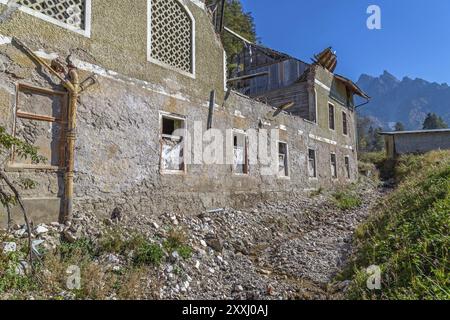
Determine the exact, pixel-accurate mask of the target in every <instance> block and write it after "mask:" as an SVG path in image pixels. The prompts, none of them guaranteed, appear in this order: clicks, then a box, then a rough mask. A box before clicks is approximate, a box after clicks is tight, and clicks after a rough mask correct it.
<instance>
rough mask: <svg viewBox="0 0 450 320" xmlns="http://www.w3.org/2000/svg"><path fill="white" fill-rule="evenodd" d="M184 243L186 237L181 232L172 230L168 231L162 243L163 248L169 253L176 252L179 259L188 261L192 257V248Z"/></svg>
mask: <svg viewBox="0 0 450 320" xmlns="http://www.w3.org/2000/svg"><path fill="white" fill-rule="evenodd" d="M186 242H187V239H186V235H185V233H184V232H183V231H182V230H175V229H172V230H170V231H169V236H168V237H167V240H166V241H164V243H163V247H164V249H166V251H167V252H169V253H172V252H174V251H177V252H178V254H179V255H180V257H182V258H183V259H189V258H190V257H191V255H192V248H191V247H189V246H188V245H187V244H186Z"/></svg>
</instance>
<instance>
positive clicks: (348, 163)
mask: <svg viewBox="0 0 450 320" xmlns="http://www.w3.org/2000/svg"><path fill="white" fill-rule="evenodd" d="M344 163H345V175H346V177H347V179H350V178H351V176H350V158H349V157H348V156H346V157H345V158H344Z"/></svg>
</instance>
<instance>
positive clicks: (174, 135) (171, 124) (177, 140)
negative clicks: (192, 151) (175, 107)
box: [161, 115, 185, 173]
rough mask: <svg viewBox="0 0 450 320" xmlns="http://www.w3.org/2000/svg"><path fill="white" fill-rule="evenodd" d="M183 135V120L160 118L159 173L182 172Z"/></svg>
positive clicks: (183, 168) (168, 117) (165, 116)
mask: <svg viewBox="0 0 450 320" xmlns="http://www.w3.org/2000/svg"><path fill="white" fill-rule="evenodd" d="M184 135H185V120H184V119H183V118H178V117H173V116H168V115H163V116H162V117H161V171H162V172H169V173H170V172H184V171H185V163H184Z"/></svg>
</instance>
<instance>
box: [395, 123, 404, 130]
mask: <svg viewBox="0 0 450 320" xmlns="http://www.w3.org/2000/svg"><path fill="white" fill-rule="evenodd" d="M394 130H395V131H405V125H404V124H403V123H402V122H397V123H396V124H395V127H394Z"/></svg>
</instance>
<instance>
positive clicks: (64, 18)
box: [17, 0, 91, 31]
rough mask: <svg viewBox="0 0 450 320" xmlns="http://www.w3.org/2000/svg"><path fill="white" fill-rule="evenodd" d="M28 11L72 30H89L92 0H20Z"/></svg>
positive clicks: (19, 2)
mask: <svg viewBox="0 0 450 320" xmlns="http://www.w3.org/2000/svg"><path fill="white" fill-rule="evenodd" d="M17 3H18V4H19V5H21V6H22V9H23V11H25V12H26V13H29V14H32V15H35V16H37V17H38V18H41V19H44V20H47V21H49V22H52V23H55V24H57V25H60V26H62V27H67V28H68V29H72V30H75V31H77V30H79V31H88V30H87V29H89V28H88V24H89V23H90V21H87V19H89V16H90V9H91V8H90V7H91V0H18V1H17Z"/></svg>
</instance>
